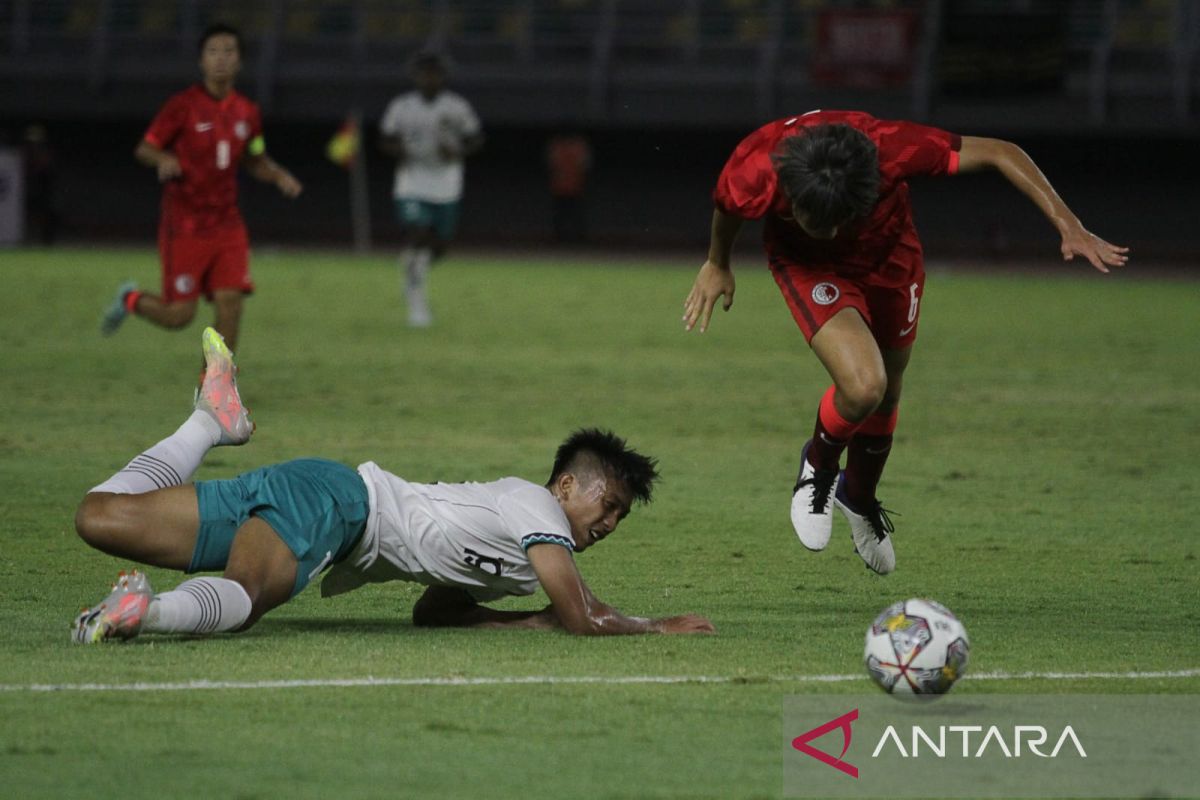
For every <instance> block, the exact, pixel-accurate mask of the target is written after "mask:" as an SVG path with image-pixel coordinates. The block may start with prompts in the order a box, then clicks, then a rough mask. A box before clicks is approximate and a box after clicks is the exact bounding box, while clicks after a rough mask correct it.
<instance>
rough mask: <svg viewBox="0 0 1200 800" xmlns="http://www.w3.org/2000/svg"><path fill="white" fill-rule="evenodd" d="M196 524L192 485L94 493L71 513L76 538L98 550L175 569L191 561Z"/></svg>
mask: <svg viewBox="0 0 1200 800" xmlns="http://www.w3.org/2000/svg"><path fill="white" fill-rule="evenodd" d="M199 524H200V514H199V510H198V507H197V503H196V490H195V489H194V488H193V487H192V486H191V485H187V486H173V487H170V488H168V489H159V490H156V491H153V492H147V493H145V494H110V493H108V492H92V493H90V494H88V495H86V496H85V497H84V498H83V502H81V503H80V504H79V508H78V510H77V511H76V512H75V530H76V531H77V532H78V534H79V538H81V539H83V541H85V542H87V543H88V544H89V545H91V546H92V547H94V548H96V549H97V550H100V551H102V552H105V553H108V554H109V555H113V556H117V557H118V558H127V559H129V560H131V561H137V562H139V563H142V564H150V565H152V566H156V567H167V568H169V569H179V570H182V569H185V568H186V567H187V565H188V563H189V562H190V561H191V558H192V552H193V551H194V550H195V547H196V532H197V529H198V528H199Z"/></svg>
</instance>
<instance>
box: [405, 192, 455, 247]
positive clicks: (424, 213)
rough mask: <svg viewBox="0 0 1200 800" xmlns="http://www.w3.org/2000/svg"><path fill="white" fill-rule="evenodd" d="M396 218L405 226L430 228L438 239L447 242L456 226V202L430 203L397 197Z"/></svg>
mask: <svg viewBox="0 0 1200 800" xmlns="http://www.w3.org/2000/svg"><path fill="white" fill-rule="evenodd" d="M396 218H397V219H398V220H400V224H402V225H403V226H404V227H406V228H430V229H431V230H433V232H434V233H436V234H437V237H438V238H439V239H441V240H442V241H443V242H448V241H450V239H451V238H452V237H453V236H454V231H455V229H456V228H457V227H458V203H457V202H453V203H430V202H427V201H425V200H417V199H415V198H411V197H397V198H396Z"/></svg>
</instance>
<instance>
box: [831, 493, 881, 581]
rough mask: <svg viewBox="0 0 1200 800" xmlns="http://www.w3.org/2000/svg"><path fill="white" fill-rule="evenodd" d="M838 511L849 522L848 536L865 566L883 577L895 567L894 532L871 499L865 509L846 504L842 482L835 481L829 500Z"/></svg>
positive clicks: (847, 500)
mask: <svg viewBox="0 0 1200 800" xmlns="http://www.w3.org/2000/svg"><path fill="white" fill-rule="evenodd" d="M833 501H834V503H835V504H836V505H837V507H838V510H839V511H841V512H842V513H843V514H844V515H845V516H846V521H847V522H849V523H850V536H851V537H853V539H854V550H855V552H857V553H858V555H859V557H860V558H861V559H862V560H863V561H864V562H865V563H866V565H867V566H868V567H869V568H871V569H872V570H874V571H875V572H878V573H879V574H880V575H887V574H888V573H889V572H891V571H892V570H894V569H895V568H896V550H895V548H894V547H893V546H892V536H891V534H892V533H893V532H894V531H895V530H896V529H895V526H893V525H892V521H891V520H890V519H888V515H887V511H886V510H885V509H884V507H883V505H882V504H881V503H880V502H879V501H878V500H872V501H871V503H870V504H869V505H867V506H865V507H862V508H860V507H858V506H854V505H851V504H850V501H849V499H847V497H846V481H845V478H844V477H843V478H842V479H841V480H839V481H838V488H837V492H836V493H835V495H834V498H833Z"/></svg>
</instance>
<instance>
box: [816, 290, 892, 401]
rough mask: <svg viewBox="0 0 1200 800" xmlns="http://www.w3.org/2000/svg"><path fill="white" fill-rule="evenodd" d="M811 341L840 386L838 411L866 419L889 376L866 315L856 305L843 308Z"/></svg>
mask: <svg viewBox="0 0 1200 800" xmlns="http://www.w3.org/2000/svg"><path fill="white" fill-rule="evenodd" d="M809 344H810V346H811V347H812V350H813V352H814V353H815V354H816V356H817V358H818V359H820V361H821V364H822V365H823V366H824V367H825V370H826V371H827V372H828V373H829V377H831V378H832V379H833V383H834V386H836V387H837V392H836V394H835V395H834V404H835V406H836V407H837V411H838V413H839V414H841V415H842V416H843V417H845V418H846V419H847V420H849V421H850V422H861V421H862V420H864V419H866V418H867V416H868V415H869V414H870V413H871V412H872V411H874V410H875V408H876V407H877V406H878V405H879V403H880V402H881V401H882V400H883V395H884V392H885V391H886V390H887V385H888V376H887V370H886V368H885V366H884V363H883V355H882V353H881V352H880V350H879V345H878V344H876V342H875V337H874V335H873V334H872V333H871V329H870V328H868V327H867V323H866V322H865V321H864V320H863V318H862V316H861V315H860V314H859V313H858V311H857V310H856V309H854V308H843V309H842V310H841V311H839V312H838V313H837V314H834V315H833V317H831V318H830V319H829V321H828V322H826V323H825V324H824V325H822V326H821V329H820V330H818V331H817V332H816V333H815V334H814V335H813V337H812V341H811V342H810V343H809Z"/></svg>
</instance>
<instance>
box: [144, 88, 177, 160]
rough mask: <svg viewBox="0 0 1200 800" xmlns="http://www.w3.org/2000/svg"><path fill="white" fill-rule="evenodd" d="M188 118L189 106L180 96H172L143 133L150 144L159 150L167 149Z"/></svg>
mask: <svg viewBox="0 0 1200 800" xmlns="http://www.w3.org/2000/svg"><path fill="white" fill-rule="evenodd" d="M186 119H187V106H186V105H185V104H184V102H183V101H182V100H181V99H180V98H179V97H172V98H171V99H170V100H168V101H167V102H166V104H165V105H163V107H162V108H161V109H159V112H158V115H157V116H156V117H155V118H154V119H153V120H151V122H150V127H149V128H147V129H146V132H145V133H144V134H143V135H142V138H143V139H145V140H146V141H147V142H149V143H150V144H152V145H154V146H155V147H157V148H158V149H159V150H165V149H166V148H167V147H169V146H170V144H171V142H173V141H175V137H176V136H178V135H179V131H180V130H182V128H183V125H184V122H185V121H186Z"/></svg>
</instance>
